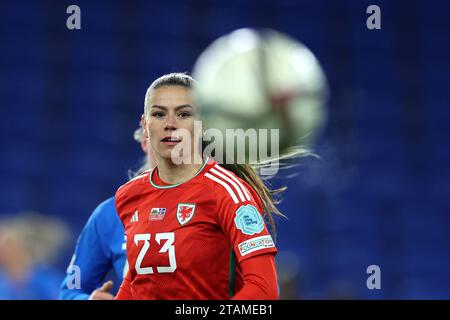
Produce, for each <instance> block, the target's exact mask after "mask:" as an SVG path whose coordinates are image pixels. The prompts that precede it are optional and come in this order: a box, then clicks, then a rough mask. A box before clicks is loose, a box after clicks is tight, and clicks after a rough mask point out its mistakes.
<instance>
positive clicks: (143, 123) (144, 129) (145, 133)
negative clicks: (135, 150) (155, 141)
mask: <svg viewBox="0 0 450 320" xmlns="http://www.w3.org/2000/svg"><path fill="white" fill-rule="evenodd" d="M141 128H142V135H143V140H148V139H149V138H150V135H149V133H148V130H147V120H146V119H145V114H143V115H142V116H141Z"/></svg>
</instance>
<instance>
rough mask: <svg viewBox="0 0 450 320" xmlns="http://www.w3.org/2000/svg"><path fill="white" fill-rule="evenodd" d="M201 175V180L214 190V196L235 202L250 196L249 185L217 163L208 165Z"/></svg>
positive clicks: (247, 198)
mask: <svg viewBox="0 0 450 320" xmlns="http://www.w3.org/2000/svg"><path fill="white" fill-rule="evenodd" d="M203 176H204V179H203V182H204V183H205V184H206V185H208V187H209V188H210V189H211V190H213V191H214V192H215V195H216V197H219V198H222V199H229V200H232V201H233V202H234V203H236V204H238V203H240V202H245V201H249V200H250V199H251V198H252V192H251V191H252V188H251V186H250V185H249V184H248V183H247V182H246V181H245V180H244V179H241V178H240V177H238V176H237V175H236V174H235V173H234V172H232V171H231V170H228V169H226V168H224V167H223V166H221V165H220V164H218V163H215V164H214V165H212V166H210V167H209V168H208V170H207V171H206V172H205V173H204V175H203Z"/></svg>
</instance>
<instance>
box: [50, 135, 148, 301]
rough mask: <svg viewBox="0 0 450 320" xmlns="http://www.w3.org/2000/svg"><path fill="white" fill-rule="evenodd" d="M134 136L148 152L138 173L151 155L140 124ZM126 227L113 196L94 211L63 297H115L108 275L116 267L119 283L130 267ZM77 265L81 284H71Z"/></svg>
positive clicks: (84, 232)
mask: <svg viewBox="0 0 450 320" xmlns="http://www.w3.org/2000/svg"><path fill="white" fill-rule="evenodd" d="M134 139H135V140H136V141H138V142H139V143H140V144H141V147H142V150H143V151H144V152H145V153H146V155H147V156H146V161H145V164H144V165H143V166H142V167H141V168H140V169H139V170H138V172H137V173H142V172H144V171H146V170H148V169H150V168H151V163H152V161H151V156H150V154H151V153H149V152H148V148H147V145H146V142H145V140H144V139H142V130H141V128H139V129H137V130H136V131H135V133H134ZM125 244H126V238H125V231H124V228H123V225H122V222H121V221H120V219H119V216H118V214H117V211H116V207H115V203H114V197H111V198H109V199H107V200H105V201H103V202H102V203H101V204H100V205H98V207H97V208H95V210H94V211H93V212H92V214H91V216H90V217H89V219H88V221H87V223H86V225H85V226H84V228H83V230H82V232H81V234H80V236H79V238H78V241H77V245H76V247H75V252H74V254H73V256H72V260H71V262H70V265H69V267H68V268H67V274H66V277H65V278H64V281H63V282H62V284H61V291H60V294H59V298H60V299H61V300H88V299H89V300H112V299H113V298H114V295H113V294H112V293H110V290H111V289H112V288H113V282H112V281H111V280H110V281H106V282H104V281H105V277H106V276H107V275H108V274H109V273H110V272H111V271H112V270H113V271H114V274H115V276H116V278H117V281H118V284H120V283H121V282H122V280H123V277H124V276H125V274H126V272H127V271H128V264H127V260H126V259H127V258H126V251H125V248H126V247H125ZM74 266H76V267H78V268H79V269H78V270H79V271H80V274H79V277H80V279H79V280H80V282H79V286H73V285H70V282H71V279H72V277H73V276H74V274H73V270H74V268H73V267H74Z"/></svg>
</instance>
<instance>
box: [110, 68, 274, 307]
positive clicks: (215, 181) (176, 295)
mask: <svg viewBox="0 0 450 320" xmlns="http://www.w3.org/2000/svg"><path fill="white" fill-rule="evenodd" d="M193 85H194V80H193V79H192V78H191V77H190V76H188V75H186V74H182V73H175V74H168V75H165V76H162V77H160V78H158V79H157V80H155V81H154V82H153V83H152V84H151V86H150V87H149V89H148V91H147V94H146V98H145V111H144V114H143V116H142V120H141V125H142V127H143V129H144V135H145V136H146V137H147V138H148V139H149V142H150V146H151V148H152V150H153V152H154V156H155V163H156V167H155V168H154V169H153V170H151V171H149V172H147V173H144V174H142V175H140V176H138V177H136V178H135V179H133V180H131V181H129V182H128V183H126V184H124V185H123V186H122V187H120V188H119V189H118V191H117V193H116V197H115V199H116V208H117V212H118V214H119V216H120V219H121V220H122V223H123V224H124V227H125V233H126V235H127V258H128V262H129V266H130V268H129V271H128V273H127V275H126V277H125V278H124V281H123V282H122V285H121V287H120V289H119V292H118V294H117V296H116V299H229V298H233V299H277V298H278V289H277V274H276V268H275V262H274V256H275V254H276V252H277V250H276V248H275V245H274V242H273V240H272V237H271V235H270V234H269V232H268V230H267V227H266V225H265V222H264V215H267V217H268V218H269V220H272V214H280V213H279V211H278V210H277V209H276V207H275V205H274V202H273V199H272V197H271V195H270V192H269V190H268V189H267V187H266V186H265V185H264V183H263V182H262V181H261V179H260V178H259V177H258V176H257V175H256V174H255V172H254V171H253V170H252V169H251V168H250V166H248V165H233V166H232V168H233V170H232V171H230V170H227V169H226V168H224V167H223V166H221V165H219V164H218V163H217V162H216V161H214V160H213V159H211V158H208V157H205V158H204V159H203V160H202V163H199V164H198V163H197V164H196V163H195V162H194V163H186V162H183V163H181V164H179V162H178V161H176V159H174V158H173V157H172V156H173V150H174V148H175V147H177V146H178V147H180V144H181V146H182V147H183V148H181V149H182V150H184V151H186V150H190V154H189V155H190V156H191V159H195V158H196V157H197V158H199V159H202V151H201V150H199V149H200V148H197V149H196V148H195V147H194V146H195V145H196V144H195V139H201V137H195V136H194V120H195V119H197V118H198V117H197V116H198V109H197V106H196V105H195V103H194V100H193V98H192V95H191V93H192V92H191V90H192V87H193ZM182 132H189V135H190V137H188V138H190V139H186V136H183V134H182ZM197 141H198V140H197ZM186 156H187V154H183V157H186Z"/></svg>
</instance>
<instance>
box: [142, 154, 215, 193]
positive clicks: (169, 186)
mask: <svg viewBox="0 0 450 320" xmlns="http://www.w3.org/2000/svg"><path fill="white" fill-rule="evenodd" d="M208 162H209V157H207V158H206V160H205V163H204V164H203V165H202V167H201V168H200V169H199V170H198V171H197V173H196V174H195V175H194V176H193V177H192V178H190V179H189V180H186V181H183V182H180V183H176V184H169V185H166V186H159V185H157V184H156V183H154V182H153V173H154V172H155V169H156V168H157V167H154V168H153V170H152V172H150V183H151V185H152V186H154V187H155V188H157V189H169V188H175V187H178V186H179V185H182V184H183V183H186V182H188V181H191V180H192V179H194V178H195V177H196V176H198V175H199V174H200V172H202V170H203V169H204V168H205V167H206V164H207V163H208Z"/></svg>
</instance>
